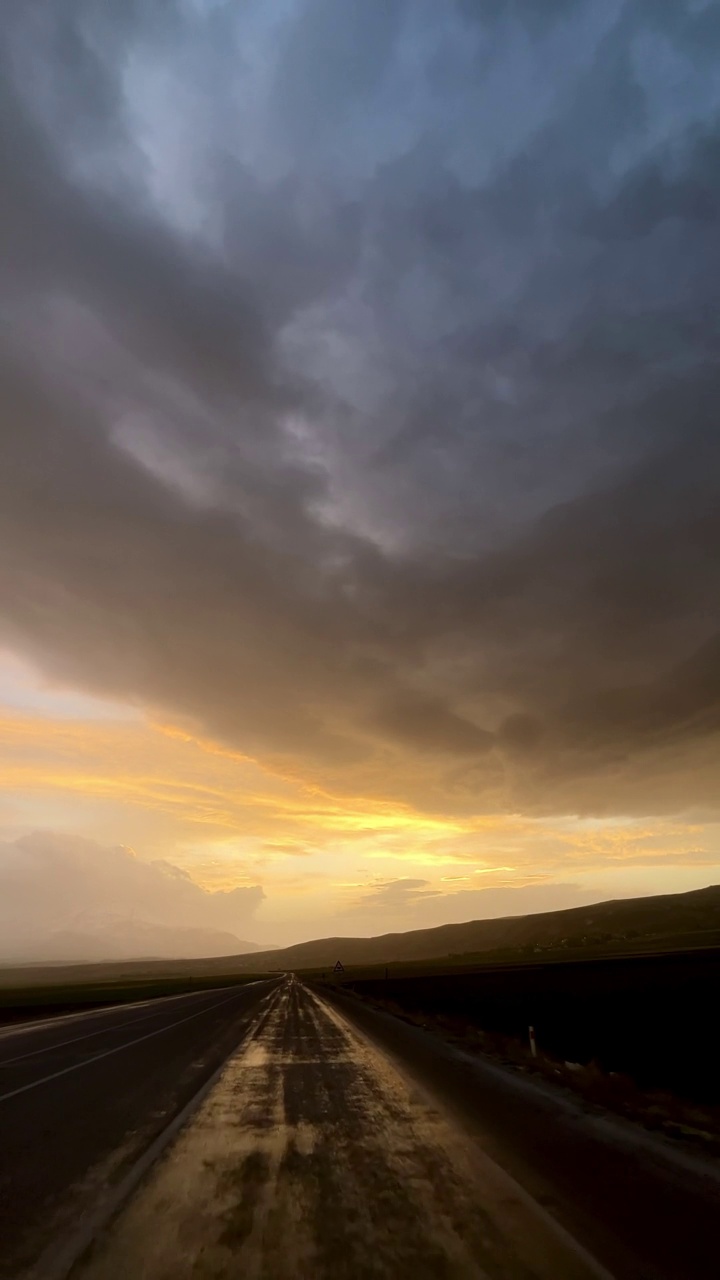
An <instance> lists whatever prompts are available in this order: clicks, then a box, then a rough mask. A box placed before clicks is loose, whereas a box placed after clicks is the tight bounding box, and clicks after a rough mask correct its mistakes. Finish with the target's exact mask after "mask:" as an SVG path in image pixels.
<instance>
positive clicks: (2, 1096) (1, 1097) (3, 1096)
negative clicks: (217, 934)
mask: <svg viewBox="0 0 720 1280" xmlns="http://www.w3.org/2000/svg"><path fill="white" fill-rule="evenodd" d="M237 994H238V992H235V994H234V995H232V996H228V997H227V999H226V1000H219V1001H218V1003H217V1004H214V1005H211V1006H210V1010H212V1009H219V1008H220V1007H221V1006H222V1005H224V1004H227V1003H228V1001H229V1000H234V999H235V996H236V995H237ZM210 1010H208V1009H207V1008H205V1009H198V1011H197V1013H191V1014H190V1015H189V1016H188V1017H187V1018H178V1020H177V1022H170V1023H168V1025H167V1026H166V1027H158V1029H157V1031H148V1032H147V1033H146V1035H144V1036H138V1037H137V1039H135V1040H127V1041H126V1042H125V1044H119V1045H116V1046H115V1048H114V1049H106V1050H105V1052H104V1053H96V1054H95V1055H94V1056H93V1057H92V1058H84V1059H83V1061H82V1062H75V1063H73V1065H72V1066H71V1067H63V1068H62V1070H61V1071H53V1073H52V1075H49V1076H43V1077H42V1079H41V1080H34V1081H33V1082H32V1084H23V1085H21V1086H20V1088H19V1089H11V1090H10V1092H9V1093H0V1102H7V1101H8V1099H9V1098H17V1096H18V1094H20V1093H28V1092H29V1091H30V1089H38V1088H39V1087H40V1085H41V1084H47V1083H48V1081H50V1080H57V1079H58V1078H59V1076H66V1075H68V1074H69V1073H70V1072H71V1071H79V1070H80V1068H81V1067H89V1066H90V1063H91V1062H99V1061H100V1060H101V1058H109V1057H111V1056H112V1054H113V1053H120V1052H121V1051H122V1050H123V1049H131V1048H132V1046H133V1045H134V1044H142V1042H143V1040H152V1038H153V1036H159V1035H162V1033H163V1032H164V1031H172V1029H173V1027H179V1026H182V1024H183V1022H192V1020H193V1018H200V1017H201V1016H202V1014H203V1013H208V1012H210Z"/></svg>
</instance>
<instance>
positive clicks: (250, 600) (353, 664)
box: [0, 0, 720, 810]
mask: <svg viewBox="0 0 720 1280" xmlns="http://www.w3.org/2000/svg"><path fill="white" fill-rule="evenodd" d="M719 50H720V23H719V21H718V7H717V6H716V5H702V4H698V3H692V4H691V3H689V2H688V3H687V4H685V5H682V4H677V5H673V6H667V5H661V4H651V3H642V2H641V0H638V2H637V3H632V2H630V0H629V2H628V3H625V4H622V3H620V2H619V0H618V2H617V3H614V4H604V5H600V4H598V3H581V2H580V0H578V3H574V4H573V3H557V4H555V5H552V6H551V5H547V6H542V20H540V19H539V16H538V10H537V6H532V5H529V4H528V5H520V4H510V3H507V4H503V3H499V2H498V3H492V4H491V3H487V4H477V5H468V4H457V5H456V6H454V7H451V6H448V7H441V6H436V5H434V4H422V3H420V4H409V3H400V2H399V0H398V2H397V3H393V4H380V3H378V4H372V5H368V4H362V5H360V4H357V5H356V4H352V5H347V6H337V5H335V4H331V3H329V2H327V0H326V2H325V3H320V2H319V0H315V2H313V3H310V2H309V0H308V2H306V3H302V2H301V0H298V3H296V4H295V5H291V6H282V7H281V6H273V5H266V6H259V5H249V6H247V7H246V8H245V7H243V11H242V13H240V12H239V11H238V9H237V6H233V5H229V4H228V5H223V4H213V5H210V4H202V3H200V0H196V2H195V3H190V0H188V2H187V3H185V4H177V5H176V6H165V5H155V4H147V5H145V4H144V5H130V4H128V5H126V6H121V7H118V8H117V10H115V9H113V10H112V11H110V10H108V9H105V8H104V7H100V6H96V5H93V4H90V3H88V4H84V5H79V6H78V5H62V4H61V5H49V4H47V5H43V4H38V5H34V6H29V7H28V8H27V9H23V10H22V11H18V13H16V14H15V15H14V16H13V20H12V22H11V23H10V24H9V28H8V39H7V41H6V66H5V68H4V71H5V74H4V76H3V78H2V83H3V89H2V94H3V101H2V107H3V110H2V130H3V132H2V141H1V142H0V148H1V151H0V160H1V162H2V167H3V175H4V191H3V212H2V218H3V236H2V243H3V268H4V281H5V287H4V292H3V302H2V312H1V314H2V337H1V341H2V349H1V352H0V355H1V367H2V370H3V375H2V402H1V403H2V413H3V423H2V451H3V457H2V470H1V472H0V525H1V528H2V540H3V541H2V547H3V549H2V559H1V560H0V588H1V607H2V638H3V639H4V640H5V642H6V643H9V644H11V645H12V646H14V647H16V648H18V649H21V650H22V651H23V652H25V653H28V654H30V655H32V656H33V657H34V658H35V660H36V661H38V662H39V663H40V664H41V665H42V666H44V667H45V668H48V669H50V670H52V671H53V672H54V673H55V674H57V675H59V676H61V677H64V678H66V679H69V680H71V681H73V682H75V683H78V684H81V685H84V686H86V687H88V688H91V689H95V690H99V691H112V692H113V693H115V694H117V695H119V696H121V697H128V698H132V699H134V700H136V701H138V702H139V703H140V704H142V705H149V706H158V707H162V708H164V709H166V710H167V711H169V712H170V713H172V714H175V715H177V716H182V717H187V718H189V719H191V720H192V721H194V722H195V723H197V724H198V725H201V726H202V727H203V730H204V731H206V732H210V733H213V734H216V735H218V736H219V737H221V738H222V739H223V740H225V741H227V742H230V743H232V744H233V745H234V746H237V747H239V748H240V749H242V750H248V751H257V752H260V753H263V754H271V755H276V756H283V757H286V756H289V757H291V758H292V759H293V760H294V761H295V762H296V763H297V764H298V765H300V766H302V765H303V763H305V764H306V765H307V766H308V767H309V768H312V769H318V768H331V767H332V766H333V765H334V764H335V763H337V764H338V765H339V766H340V767H342V766H343V764H349V763H352V764H353V766H354V767H355V768H356V769H358V770H360V771H361V772H360V773H359V774H358V777H360V776H362V777H363V779H364V780H365V782H366V783H367V785H368V786H373V785H375V786H377V787H378V789H380V790H381V791H382V792H383V794H387V793H388V791H391V792H392V791H393V790H394V791H395V792H397V793H398V794H401V795H404V796H406V797H408V798H412V799H414V800H415V801H417V802H418V803H429V802H430V792H431V791H432V803H433V804H434V805H435V806H436V807H440V806H441V805H442V804H443V803H445V804H446V805H447V806H449V807H452V806H453V805H455V804H461V805H467V804H468V803H469V801H468V797H471V798H472V799H473V800H474V801H476V802H477V804H478V805H480V806H483V805H485V806H500V807H503V806H505V807H507V806H508V805H510V806H515V805H523V804H526V805H537V806H538V807H543V808H547V807H552V806H553V804H558V805H560V804H562V805H564V806H566V807H570V808H573V809H582V808H583V807H588V806H589V807H594V808H597V807H599V806H600V807H604V806H607V805H608V804H609V805H610V806H612V804H613V803H615V802H617V803H618V804H621V805H622V807H623V809H624V810H627V809H628V808H630V809H631V808H633V807H639V808H652V807H653V806H654V805H657V806H660V807H664V806H665V805H666V804H667V803H668V796H669V795H671V796H672V803H673V804H674V805H676V806H677V807H682V805H683V803H685V802H688V803H689V802H692V803H702V802H708V803H709V802H710V801H711V799H712V796H711V789H712V788H711V776H712V771H711V769H710V767H709V761H710V760H711V758H712V753H713V751H714V750H715V747H716V737H715V735H716V733H717V731H718V727H719V724H718V720H719V715H720V678H719V677H718V671H719V670H720V662H719V659H718V652H719V646H720V638H719V637H720V619H719V618H718V599H719V598H720V596H719V593H718V588H719V587H720V583H719V582H718V577H719V571H718V565H719V564H720V559H719V553H720V517H719V516H718V511H720V504H719V502H718V499H719V498H720V492H719V490H720V445H719V444H718V439H719V437H718V429H717V412H718V403H719V400H720V397H719V394H718V392H719V390H720V387H719V384H718V371H717V350H718V338H719V337H720V332H719V331H720V323H719V317H720V236H719V235H718V213H719V212H720V81H719V80H718V75H717V65H718V58H717V54H718V51H719ZM668 753H671V754H672V761H673V764H672V767H671V768H670V767H669V765H668ZM373 769H375V771H376V774H375V778H374V782H373ZM669 773H671V774H672V777H673V779H674V783H673V785H672V786H671V787H669V788H668V785H667V784H668V774H669ZM431 776H432V784H431V785H430V784H429V782H428V779H429V778H430V777H431Z"/></svg>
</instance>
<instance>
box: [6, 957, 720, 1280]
mask: <svg viewBox="0 0 720 1280" xmlns="http://www.w3.org/2000/svg"><path fill="white" fill-rule="evenodd" d="M130 1013H131V1014H132V1022H131V1024H128V1015H129V1014H130ZM110 1016H112V1017H113V1018H114V1019H116V1023H115V1026H114V1028H112V1029H111V1028H110V1027H109V1026H105V1022H104V1020H105V1019H107V1018H109V1017H110ZM123 1020H124V1022H125V1025H124V1026H123V1025H121V1023H122V1022H123ZM80 1034H82V1035H83V1036H86V1039H84V1040H80V1039H79V1035H80ZM22 1036H23V1038H24V1044H22V1043H21V1042H20V1038H19V1035H18V1034H17V1033H16V1034H14V1036H13V1037H5V1038H2V1039H0V1071H2V1072H8V1073H10V1072H12V1071H13V1070H15V1071H16V1072H18V1075H17V1076H16V1078H15V1082H14V1086H13V1088H10V1087H8V1086H6V1088H5V1092H4V1098H5V1100H4V1101H3V1100H2V1096H0V1124H2V1110H3V1108H7V1109H8V1114H10V1112H11V1111H12V1109H13V1108H15V1107H20V1106H22V1107H25V1108H26V1111H25V1113H24V1117H23V1115H22V1114H20V1115H19V1116H18V1118H17V1119H16V1120H15V1121H14V1123H13V1126H12V1127H11V1132H12V1133H13V1134H14V1135H15V1136H14V1139H13V1141H14V1144H15V1145H14V1147H13V1148H12V1149H11V1150H10V1152H9V1154H8V1151H7V1149H6V1148H5V1147H4V1144H3V1147H2V1158H3V1161H4V1162H5V1163H6V1164H7V1167H8V1170H9V1181H8V1182H7V1183H6V1186H8V1187H10V1189H11V1194H10V1197H9V1198H7V1197H6V1199H5V1202H4V1212H5V1213H6V1221H5V1222H4V1223H2V1224H0V1231H1V1234H0V1239H2V1246H1V1248H2V1250H3V1251H4V1250H5V1248H6V1243H7V1240H8V1239H10V1240H11V1241H12V1242H14V1243H13V1248H14V1261H13V1258H12V1257H10V1256H9V1255H8V1257H7V1259H6V1260H5V1266H6V1270H5V1271H4V1272H3V1273H2V1274H3V1275H6V1276H9V1275H12V1276H17V1275H19V1274H20V1273H21V1269H20V1266H19V1261H20V1258H21V1254H22V1251H23V1249H24V1250H25V1257H27V1254H28V1248H29V1247H30V1246H31V1250H30V1251H32V1248H35V1249H36V1248H37V1246H38V1243H39V1241H40V1240H41V1237H42V1240H43V1241H47V1239H48V1237H49V1238H50V1239H51V1240H55V1241H56V1242H58V1243H61V1242H62V1237H63V1232H64V1231H65V1230H66V1229H67V1228H68V1225H69V1222H68V1206H72V1205H74V1206H75V1213H76V1214H77V1210H78V1209H79V1208H81V1207H82V1206H83V1205H89V1204H90V1203H91V1201H92V1198H93V1197H94V1196H97V1195H98V1194H99V1192H100V1191H101V1188H102V1184H103V1182H105V1181H107V1180H108V1178H110V1179H112V1178H113V1177H116V1176H117V1175H118V1170H119V1168H120V1166H124V1167H127V1164H128V1161H131V1160H132V1159H136V1158H137V1154H138V1152H139V1151H140V1150H141V1149H143V1147H147V1144H148V1141H149V1136H150V1132H151V1129H152V1126H153V1125H154V1126H155V1128H156V1129H157V1128H158V1127H162V1126H163V1125H165V1124H166V1123H167V1119H168V1117H169V1116H170V1115H172V1114H173V1113H174V1112H176V1111H177V1109H178V1107H179V1106H181V1105H182V1100H183V1096H184V1095H188V1096H189V1093H191V1092H192V1091H193V1089H197V1086H198V1082H199V1080H200V1079H201V1078H203V1077H207V1075H208V1074H209V1071H210V1069H211V1066H210V1059H212V1062H213V1063H214V1062H217V1061H219V1055H221V1054H222V1052H226V1053H227V1052H228V1051H229V1050H231V1049H232V1047H233V1045H235V1046H236V1048H235V1051H234V1052H230V1056H229V1057H228V1060H227V1062H226V1065H225V1067H224V1069H223V1070H222V1071H221V1073H220V1074H219V1076H218V1078H217V1080H216V1082H215V1083H214V1085H213V1087H212V1089H211V1090H210V1091H209V1092H208V1093H207V1095H206V1097H205V1099H204V1101H203V1102H202V1103H201V1105H200V1107H199V1109H198V1110H197V1111H196V1112H195V1114H194V1115H193V1117H192V1119H191V1120H190V1121H189V1122H188V1123H187V1124H186V1125H185V1126H184V1127H183V1128H182V1129H181V1130H180V1132H179V1133H178V1134H177V1136H176V1137H175V1138H174V1140H173V1142H172V1143H171V1144H170V1145H168V1147H167V1148H166V1149H165V1151H164V1153H163V1154H162V1155H161V1156H160V1158H159V1159H158V1160H157V1161H156V1162H155V1164H154V1165H153V1167H152V1168H151V1169H150V1171H149V1172H148V1173H147V1174H146V1176H145V1177H144V1179H143V1181H142V1183H141V1184H140V1185H139V1187H138V1189H137V1190H136V1191H135V1193H134V1194H133V1196H132V1197H131V1198H130V1199H129V1200H128V1202H127V1203H126V1204H125V1207H124V1208H123V1209H122V1210H121V1211H120V1213H119V1214H118V1215H117V1217H116V1218H115V1219H114V1220H113V1221H112V1222H111V1223H110V1225H109V1226H108V1227H107V1228H106V1229H105V1230H104V1231H103V1233H102V1234H100V1236H99V1237H98V1238H97V1240H96V1242H95V1244H94V1245H93V1246H92V1248H91V1249H90V1251H89V1252H88V1253H87V1254H86V1255H85V1256H84V1257H83V1258H82V1259H81V1260H80V1261H79V1263H78V1264H77V1265H76V1266H75V1268H74V1270H73V1271H72V1280H120V1278H123V1280H124V1277H127V1276H132V1278H133V1280H186V1278H187V1280H190V1277H192V1278H193V1280H211V1278H212V1280H230V1278H231V1277H233V1278H234V1277H237V1276H242V1277H243V1278H244V1280H330V1278H332V1280H365V1278H366V1277H367V1278H368V1280H369V1278H371V1277H372V1278H373V1280H375V1278H377V1280H405V1278H406V1277H410V1278H411V1280H426V1278H428V1280H429V1278H430V1277H432V1278H433V1280H455V1278H456V1277H457V1278H463V1280H464V1278H465V1277H467V1278H468V1280H469V1278H470V1277H473V1278H475V1280H480V1278H482V1280H588V1278H589V1277H593V1278H594V1280H601V1278H603V1277H604V1280H607V1278H608V1277H615V1280H705V1278H706V1277H707V1278H708V1280H709V1277H711V1276H712V1277H715V1276H716V1275H717V1266H716V1256H715V1255H716V1242H717V1230H716V1223H717V1216H718V1207H719V1206H720V1178H719V1177H718V1173H717V1170H715V1171H714V1172H713V1170H712V1169H711V1168H709V1167H708V1168H707V1169H704V1168H703V1166H702V1165H700V1164H698V1163H697V1162H695V1161H693V1159H692V1158H691V1157H689V1156H688V1157H683V1156H682V1155H680V1156H678V1155H677V1154H673V1153H672V1152H671V1151H670V1148H668V1147H666V1146H664V1145H663V1144H662V1143H657V1142H655V1141H654V1140H652V1139H650V1138H645V1137H644V1136H643V1135H642V1133H637V1132H635V1131H634V1130H633V1129H632V1128H631V1127H630V1126H623V1125H621V1124H618V1123H615V1122H609V1121H607V1120H604V1119H602V1118H598V1117H597V1116H592V1115H588V1114H586V1113H584V1112H583V1110H582V1107H581V1106H580V1105H579V1104H578V1103H577V1102H576V1101H574V1100H572V1099H567V1098H565V1097H563V1095H561V1094H559V1093H554V1092H553V1091H552V1090H549V1089H547V1088H545V1089H543V1088H538V1087H537V1086H536V1085H535V1084H533V1083H531V1082H528V1081H526V1080H525V1079H523V1078H516V1077H514V1076H512V1075H511V1074H508V1073H507V1072H505V1071H503V1070H501V1069H499V1068H497V1067H494V1066H492V1065H488V1064H484V1063H482V1062H477V1061H473V1060H467V1059H465V1058H464V1056H463V1055H461V1054H458V1053H457V1051H455V1050H453V1049H452V1048H450V1047H449V1046H445V1045H443V1044H442V1043H441V1042H439V1041H438V1040H436V1039H435V1038H434V1037H432V1036H430V1035H428V1034H426V1033H423V1032H422V1031H418V1030H417V1029H416V1028H414V1027H409V1026H407V1025H406V1024H404V1023H402V1022H399V1021H398V1020H397V1019H393V1018H390V1017H388V1016H387V1015H382V1014H379V1013H377V1012H376V1011H374V1010H372V1009H370V1008H369V1007H368V1006H365V1005H361V1004H360V1003H359V1002H357V1001H356V1000H353V999H352V998H349V997H347V996H345V997H343V995H342V994H340V993H334V994H330V996H328V993H327V992H322V993H321V992H319V991H316V990H312V989H309V988H307V987H305V986H303V985H302V984H301V983H300V982H298V981H295V980H294V979H288V980H286V981H282V982H275V983H274V984H267V983H262V984H261V983H258V984H257V986H255V987H253V988H249V989H247V988H246V989H244V990H243V989H240V990H239V991H237V992H236V993H231V992H228V991H223V992H214V993H204V994H203V995H202V996H195V997H186V998H184V999H183V1000H175V1001H168V1002H166V1003H164V1006H163V1007H162V1008H160V1007H159V1006H150V1005H147V1006H145V1007H142V1008H138V1009H136V1010H133V1011H129V1010H127V1009H124V1010H118V1011H117V1012H116V1013H114V1014H113V1015H109V1014H103V1015H92V1016H91V1017H87V1018H86V1019H83V1020H76V1021H73V1022H67V1021H66V1022H64V1024H63V1025H62V1026H60V1025H58V1026H57V1027H55V1028H52V1027H50V1028H45V1029H38V1030H36V1031H34V1032H28V1031H26V1032H23V1033H22ZM53 1037H54V1047H53V1046H52V1045H51V1044H50V1040H51V1039H53ZM105 1037H107V1039H106V1038H105ZM113 1037H114V1039H113ZM71 1038H72V1039H73V1040H74V1042H75V1045H74V1049H73V1046H72V1045H62V1044H61V1043H60V1042H61V1041H62V1040H63V1039H64V1040H70V1039H71ZM46 1042H47V1043H46ZM130 1042H133V1043H130ZM11 1043H12V1048H13V1052H12V1053H10V1051H9V1050H10V1046H11ZM122 1045H126V1047H124V1048H123V1047H120V1046H122ZM151 1046H153V1047H152V1050H151V1048H150V1047H151ZM237 1046H239V1047H237ZM46 1047H47V1049H48V1052H47V1053H44V1052H42V1050H43V1049H44V1048H46ZM210 1047H211V1048H210ZM21 1050H22V1052H21ZM33 1050H35V1051H36V1052H34V1053H33V1057H32V1058H23V1056H22V1053H26V1052H32V1051H33ZM70 1051H72V1052H74V1053H75V1055H76V1058H75V1064H74V1065H73V1063H72V1062H69V1061H65V1059H63V1058H61V1057H60V1056H58V1058H57V1060H54V1061H51V1060H52V1059H53V1057H54V1055H55V1054H57V1055H61V1054H65V1053H66V1052H70ZM81 1052H82V1053H83V1054H84V1055H85V1057H84V1059H81V1057H80V1055H81ZM142 1054H145V1055H147V1056H146V1057H145V1058H144V1059H143V1058H142V1057H139V1058H137V1059H136V1055H142ZM101 1055H103V1056H101ZM11 1057H15V1059H16V1061H15V1062H11V1061H10V1058H11ZM81 1061H82V1062H84V1065H80V1063H81ZM23 1062H25V1064H26V1066H25V1067H24V1068H23ZM63 1062H64V1064H65V1065H58V1064H59V1063H63ZM2 1063H4V1066H3V1065H2ZM111 1063H113V1064H114V1066H113V1067H112V1071H111V1073H110V1075H108V1074H104V1073H107V1072H110V1070H111V1069H110V1064H111ZM121 1063H122V1064H123V1065H122V1066H120V1064H121ZM28 1064H32V1067H31V1068H30V1066H29V1065H28ZM103 1064H105V1065H103ZM51 1065H52V1066H53V1069H54V1070H53V1071H52V1072H51V1071H50V1070H49V1067H50V1066H51ZM23 1070H25V1071H27V1072H29V1073H30V1074H28V1075H27V1076H26V1077H23V1076H22V1074H21V1073H22V1071H23ZM58 1072H64V1074H57V1073H58ZM193 1073H195V1074H194V1075H193ZM49 1076H53V1077H54V1078H53V1079H48V1078H47V1077H49ZM83 1077H84V1083H83V1084H81V1083H80V1082H81V1078H83ZM3 1078H4V1077H3ZM8 1079H9V1075H8ZM18 1081H20V1083H18ZM43 1081H44V1082H43ZM63 1081H65V1082H66V1083H65V1085H63V1086H62V1087H63V1089H65V1088H67V1087H69V1082H70V1081H72V1082H73V1088H75V1090H76V1093H75V1094H74V1095H72V1097H69V1096H68V1095H66V1094H64V1093H60V1094H56V1095H55V1101H54V1104H53V1102H52V1091H53V1090H54V1089H59V1088H60V1086H61V1083H62V1082H63ZM143 1081H147V1088H145V1087H144V1085H143ZM19 1089H24V1090H25V1091H24V1092H17V1090H19ZM14 1091H15V1092H14ZM13 1092H14V1096H8V1095H9V1094H12V1093H13ZM43 1098H44V1099H45V1100H44V1101H42V1100H43ZM153 1099H154V1101H153ZM118 1107H119V1110H118ZM153 1108H154V1109H153ZM59 1110H60V1111H61V1112H62V1115H60V1116H58V1111H59ZM106 1114H107V1116H109V1117H110V1119H109V1120H106ZM143 1117H144V1119H142V1118H143ZM133 1118H134V1119H133ZM133 1124H135V1128H133V1127H132V1125H133ZM23 1126H24V1132H25V1142H24V1144H23V1140H22V1133H23ZM0 1140H1V1138H0ZM93 1141H94V1142H95V1148H94V1150H95V1157H96V1158H94V1163H93V1160H90V1162H89V1161H88V1156H89V1154H90V1153H91V1151H92V1150H93V1146H92V1144H93ZM35 1188H37V1189H38V1191H39V1192H40V1193H41V1194H39V1195H37V1196H36V1195H35ZM43 1188H44V1190H43ZM43 1196H44V1197H45V1199H44V1200H43V1198H42V1197H43ZM28 1201H29V1207H28ZM16 1214H17V1215H18V1216H19V1218H20V1219H21V1218H22V1217H23V1214H24V1215H25V1221H24V1225H23V1224H22V1223H21V1224H20V1226H19V1225H18V1223H17V1222H16V1219H15V1215H16ZM6 1227H9V1231H10V1234H9V1237H8V1236H7V1235H6V1234H5V1229H6ZM45 1256H46V1258H47V1257H48V1256H49V1257H50V1258H52V1245H51V1249H50V1253H49V1255H48V1254H46V1255H45ZM55 1274H60V1273H57V1272H56V1273H55Z"/></svg>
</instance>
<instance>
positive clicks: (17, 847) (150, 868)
mask: <svg viewBox="0 0 720 1280" xmlns="http://www.w3.org/2000/svg"><path fill="white" fill-rule="evenodd" d="M263 898H264V894H263V891H262V889H261V888H259V887H257V886H255V887H248V888H237V889H232V890H228V891H218V892H214V893H212V892H208V891H206V890H204V889H201V888H200V887H199V886H198V885H197V884H196V883H195V882H194V881H193V880H192V879H191V878H190V877H189V876H188V875H187V874H186V873H185V872H183V871H182V870H180V869H179V868H178V867H175V866H173V865H172V864H171V863H169V862H164V861H155V862H142V861H141V860H140V859H139V858H137V857H136V856H135V854H134V853H133V852H132V850H130V849H126V848H122V847H118V848H108V847H106V846H102V845H98V844H96V843H95V842H94V841H90V840H81V839H79V838H77V837H74V836H63V835H57V834H51V833H47V832H45V833H41V834H40V833H39V834H36V835H32V836H24V837H22V838H20V839H19V840H16V841H13V842H11V843H5V844H0V960H1V961H8V960H24V959H53V960H54V959H67V960H76V959H79V960H82V959H113V958H115V957H116V956H117V957H122V956H138V955H140V956H148V955H149V956H153V955H178V956H182V955H200V956H202V955H215V954H222V953H232V952H233V951H237V949H238V948H237V947H236V946H235V945H234V942H233V939H234V938H240V940H243V939H244V937H245V933H246V931H248V930H254V929H255V927H256V926H255V925H254V923H253V916H254V914H255V911H256V910H257V908H258V906H259V905H260V903H261V901H262V900H263ZM250 949H251V948H250Z"/></svg>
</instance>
